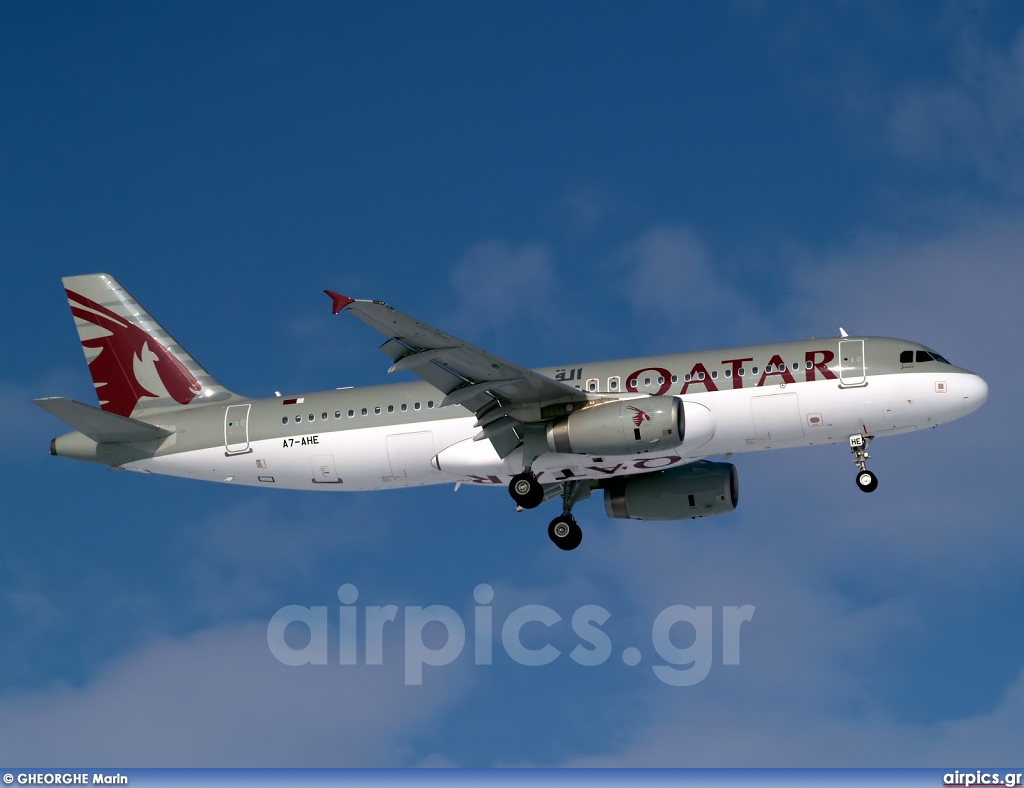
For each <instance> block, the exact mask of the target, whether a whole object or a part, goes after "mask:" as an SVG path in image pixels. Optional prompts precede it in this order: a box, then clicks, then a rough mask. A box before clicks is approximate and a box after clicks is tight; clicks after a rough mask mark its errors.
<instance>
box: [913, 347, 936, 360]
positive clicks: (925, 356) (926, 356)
mask: <svg viewBox="0 0 1024 788" xmlns="http://www.w3.org/2000/svg"><path fill="white" fill-rule="evenodd" d="M934 360H935V359H933V358H932V354H931V353H928V352H927V351H925V350H919V351H917V361H918V362H921V361H934Z"/></svg>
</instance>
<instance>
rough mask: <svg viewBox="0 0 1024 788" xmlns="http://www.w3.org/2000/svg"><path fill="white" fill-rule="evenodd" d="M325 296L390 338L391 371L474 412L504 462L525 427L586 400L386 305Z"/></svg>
mask: <svg viewBox="0 0 1024 788" xmlns="http://www.w3.org/2000/svg"><path fill="white" fill-rule="evenodd" d="M324 292H325V293H326V294H327V295H328V296H330V297H331V301H332V308H333V311H334V314H338V313H339V312H341V311H346V312H351V313H352V314H353V315H354V316H355V317H357V318H359V319H360V320H361V321H362V322H364V323H365V324H366V325H368V326H369V327H370V328H372V329H374V330H375V331H377V332H378V333H380V334H381V335H383V336H384V337H386V338H387V339H386V341H385V342H384V344H383V345H381V346H380V348H381V350H383V351H384V352H385V353H386V354H387V355H388V357H389V358H390V359H391V360H392V362H394V363H393V364H392V366H391V368H390V369H389V370H388V372H401V371H409V372H412V373H414V374H416V375H418V376H419V377H421V378H423V380H425V381H427V382H428V383H430V384H431V385H432V386H434V388H436V389H438V390H439V391H441V392H442V393H443V394H444V395H445V397H444V399H443V400H442V401H441V407H444V406H446V405H462V406H463V407H464V408H466V409H468V410H470V411H472V412H473V413H475V414H476V416H477V426H478V427H482V428H483V429H482V432H481V434H480V435H479V436H477V440H484V439H487V440H490V441H491V443H492V444H493V445H494V448H495V451H497V452H498V455H499V456H501V457H506V456H508V455H509V454H510V453H511V452H512V451H514V450H515V449H516V448H517V447H518V446H520V445H521V444H522V443H523V440H524V439H525V430H524V425H525V424H530V423H535V422H541V421H545V420H547V419H549V418H552V417H554V416H556V415H562V414H564V413H565V412H566V410H572V409H573V408H574V407H575V406H577V405H582V404H584V403H586V402H587V401H588V397H587V395H586V394H584V393H583V392H582V391H579V390H578V389H575V388H573V387H572V386H569V385H567V384H565V383H562V382H561V381H558V380H554V379H553V378H549V377H548V376H547V375H541V374H540V373H539V372H534V371H533V370H531V369H526V368H525V367H521V366H519V365H518V364H513V363H512V362H511V361H506V360H505V359H503V358H500V357H499V356H495V355H494V354H492V353H488V352H487V351H486V350H481V349H480V348H478V347H474V346H473V345H470V344H469V343H468V342H463V341H462V340H461V339H458V338H456V337H453V336H451V335H450V334H446V333H444V332H443V331H440V330H438V329H436V328H433V327H432V326H428V325H427V324H425V323H422V322H420V321H419V320H416V319H415V318H413V317H410V316H409V315H406V314H403V313H402V312H399V311H398V310H397V309H394V308H393V307H390V306H388V305H387V304H385V303H383V302H382V301H365V300H357V299H354V298H349V297H348V296H343V295H341V294H340V293H335V292H333V291H331V290H324ZM567 406H568V407H567Z"/></svg>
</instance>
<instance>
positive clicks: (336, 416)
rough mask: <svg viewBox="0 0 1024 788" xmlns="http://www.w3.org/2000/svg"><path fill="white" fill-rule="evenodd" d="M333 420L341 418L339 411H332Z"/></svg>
mask: <svg viewBox="0 0 1024 788" xmlns="http://www.w3.org/2000/svg"><path fill="white" fill-rule="evenodd" d="M334 418H336V419H340V418H341V411H340V410H336V411H334Z"/></svg>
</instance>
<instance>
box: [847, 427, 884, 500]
mask: <svg viewBox="0 0 1024 788" xmlns="http://www.w3.org/2000/svg"><path fill="white" fill-rule="evenodd" d="M873 437H874V436H873V435H860V434H858V435H851V436H850V451H851V452H853V464H854V465H856V466H857V468H858V471H857V486H858V487H859V488H860V489H861V490H862V491H863V492H866V493H869V492H874V491H875V488H876V487H878V477H877V476H875V474H873V473H872V472H871V471H869V470H868V469H867V461H868V460H870V459H871V455H870V454H868V444H869V443H871V439H872V438H873Z"/></svg>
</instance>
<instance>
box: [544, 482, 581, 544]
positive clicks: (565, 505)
mask: <svg viewBox="0 0 1024 788" xmlns="http://www.w3.org/2000/svg"><path fill="white" fill-rule="evenodd" d="M579 490H580V483H579V482H578V481H567V482H564V483H563V484H562V513H561V514H560V515H559V516H558V517H556V518H555V519H554V520H552V521H551V524H550V525H548V536H549V537H550V538H551V541H552V542H554V543H555V545H557V546H558V547H559V548H561V549H562V550H575V549H576V548H577V547H579V546H580V542H582V541H583V529H582V528H580V526H579V524H578V523H577V522H576V518H575V517H573V516H572V507H573V504H574V503H576V496H577V495H578V494H579Z"/></svg>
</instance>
